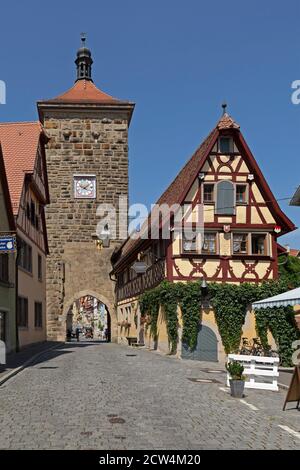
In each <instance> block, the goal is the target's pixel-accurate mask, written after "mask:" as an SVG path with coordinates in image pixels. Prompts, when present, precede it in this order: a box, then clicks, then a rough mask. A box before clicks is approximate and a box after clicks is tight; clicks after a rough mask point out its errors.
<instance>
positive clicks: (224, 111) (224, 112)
mask: <svg viewBox="0 0 300 470" xmlns="http://www.w3.org/2000/svg"><path fill="white" fill-rule="evenodd" d="M222 108H223V116H224V114H226V113H227V103H226V101H224V102H223V103H222Z"/></svg>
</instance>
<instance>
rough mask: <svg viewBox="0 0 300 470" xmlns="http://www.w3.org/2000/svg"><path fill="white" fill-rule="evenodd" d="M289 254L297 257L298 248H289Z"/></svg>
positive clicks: (299, 252)
mask: <svg viewBox="0 0 300 470" xmlns="http://www.w3.org/2000/svg"><path fill="white" fill-rule="evenodd" d="M289 255H290V256H295V257H297V256H299V255H300V250H297V249H296V248H290V251H289Z"/></svg>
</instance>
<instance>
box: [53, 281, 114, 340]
mask: <svg viewBox="0 0 300 470" xmlns="http://www.w3.org/2000/svg"><path fill="white" fill-rule="evenodd" d="M68 303H69V308H68V307H67V305H68ZM110 312H113V306H112V305H110V301H109V300H108V299H107V298H106V297H105V296H103V295H101V294H99V293H97V292H94V291H91V290H89V291H80V292H77V293H76V294H75V295H74V296H73V298H72V299H69V300H68V301H66V307H65V310H64V313H63V317H62V320H63V322H64V323H65V328H66V332H67V331H68V330H70V331H74V329H75V328H76V326H79V327H81V328H83V329H84V328H86V327H92V328H93V332H94V339H106V340H108V341H109V342H110V341H111V338H112V336H114V333H115V329H116V323H115V318H114V315H111V313H110ZM105 331H107V334H106V335H105Z"/></svg>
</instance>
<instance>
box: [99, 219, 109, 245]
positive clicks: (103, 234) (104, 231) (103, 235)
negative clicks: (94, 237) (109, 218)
mask: <svg viewBox="0 0 300 470" xmlns="http://www.w3.org/2000/svg"><path fill="white" fill-rule="evenodd" d="M100 240H101V241H102V246H103V248H109V244H110V230H109V227H108V224H105V225H104V227H103V229H102V231H101V233H100Z"/></svg>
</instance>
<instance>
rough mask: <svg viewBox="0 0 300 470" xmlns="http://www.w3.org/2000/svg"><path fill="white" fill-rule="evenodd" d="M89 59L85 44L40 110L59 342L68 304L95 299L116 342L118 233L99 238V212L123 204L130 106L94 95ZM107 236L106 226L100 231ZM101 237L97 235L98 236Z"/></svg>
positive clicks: (51, 290) (53, 332)
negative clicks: (69, 79)
mask: <svg viewBox="0 0 300 470" xmlns="http://www.w3.org/2000/svg"><path fill="white" fill-rule="evenodd" d="M92 63H93V60H92V57H91V52H90V50H89V49H88V48H87V47H86V46H85V38H83V39H82V45H81V48H80V49H79V50H78V52H77V57H76V60H75V64H76V69H77V78H76V81H75V84H74V85H73V87H72V88H70V89H69V90H68V91H66V92H65V93H63V94H62V95H60V96H58V97H57V98H54V99H50V100H44V101H39V102H38V103H37V106H38V112H39V117H40V120H41V122H42V124H43V125H44V127H45V129H46V132H47V133H48V135H49V137H50V141H49V143H48V145H47V149H46V158H47V169H48V179H49V190H50V205H49V206H48V207H47V211H46V222H47V229H48V241H49V252H50V254H49V257H48V260H47V327H48V337H49V339H52V340H62V339H63V340H64V339H65V334H66V317H67V314H68V311H69V310H70V308H71V306H72V304H73V302H74V301H75V300H77V299H78V298H80V297H82V296H85V295H92V296H94V297H96V298H97V299H98V300H100V301H101V302H103V303H104V304H105V305H106V308H107V310H108V312H109V314H110V322H111V338H112V340H115V339H116V335H117V325H116V313H115V310H114V304H115V300H114V282H113V281H112V280H111V279H110V276H109V273H110V271H111V269H112V268H111V262H110V258H111V255H112V252H113V250H114V249H115V247H116V246H117V245H119V244H120V242H121V240H120V236H119V231H117V233H115V232H114V233H113V234H112V235H110V242H109V246H108V247H107V246H106V247H105V246H104V245H108V243H102V242H101V241H100V242H99V239H97V235H96V233H97V232H96V229H97V224H98V223H99V221H100V218H99V215H97V208H98V207H99V205H101V204H110V205H113V206H114V207H115V208H116V214H117V216H118V212H119V197H120V196H122V197H123V201H124V199H125V201H126V200H127V199H128V127H129V124H130V120H131V116H132V113H133V109H134V104H133V103H131V102H128V101H121V100H118V99H116V98H113V97H111V96H109V95H107V94H106V93H104V92H102V91H101V90H99V89H98V88H97V87H96V86H95V85H94V83H93V80H92ZM105 229H106V231H108V232H110V227H108V226H107V225H106V226H105ZM98 235H99V232H98Z"/></svg>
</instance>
